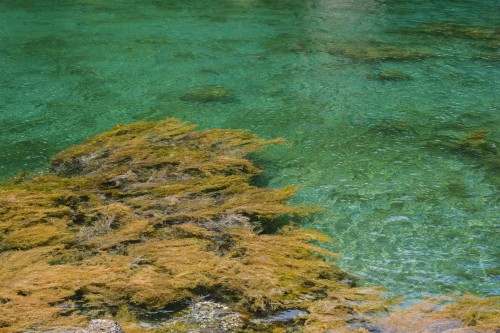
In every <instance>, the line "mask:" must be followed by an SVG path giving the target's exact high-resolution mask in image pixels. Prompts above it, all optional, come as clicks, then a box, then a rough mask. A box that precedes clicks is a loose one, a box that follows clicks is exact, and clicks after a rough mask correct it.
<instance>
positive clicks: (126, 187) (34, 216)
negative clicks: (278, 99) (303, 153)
mask: <svg viewBox="0 0 500 333" xmlns="http://www.w3.org/2000/svg"><path fill="white" fill-rule="evenodd" d="M193 129H194V126H192V125H188V124H185V123H181V122H179V121H177V120H166V121H161V122H157V123H146V122H139V123H136V124H133V125H127V126H125V125H121V126H117V127H115V128H114V129H112V130H111V131H109V132H107V133H104V134H101V135H98V136H96V137H93V138H91V139H89V140H88V141H87V142H86V143H84V144H82V145H78V146H75V147H72V148H70V149H68V150H66V151H63V152H61V153H59V154H58V155H56V156H55V157H54V158H53V160H52V167H51V169H52V171H51V173H49V174H46V175H42V176H38V177H36V178H34V179H32V180H23V181H16V182H15V184H14V183H12V184H10V185H3V186H1V187H0V299H1V300H2V301H1V302H0V323H1V325H0V332H20V331H23V330H26V329H30V330H35V331H37V330H43V329H47V328H52V327H71V326H82V325H84V324H85V322H86V321H88V320H89V319H90V318H105V317H114V318H115V319H117V320H119V321H120V324H122V325H123V326H124V328H125V330H126V331H127V332H138V331H148V330H149V331H154V330H157V329H156V328H143V327H138V326H134V323H133V322H134V321H135V320H137V319H136V318H137V316H138V315H139V314H135V313H134V311H133V309H137V308H141V309H144V310H145V311H153V310H161V309H165V308H169V307H171V306H172V305H173V304H179V302H181V303H182V302H184V301H185V300H190V299H196V298H198V297H201V296H207V295H209V296H210V297H211V298H212V299H216V300H218V301H220V302H222V303H223V304H227V305H229V306H231V308H232V309H234V310H238V311H246V312H247V313H250V314H265V313H269V312H273V311H275V310H282V309H302V310H306V309H308V308H309V309H310V311H311V312H312V313H314V311H315V310H314V309H315V308H314V307H313V305H314V304H315V303H316V302H317V300H321V299H324V298H325V297H327V293H328V292H336V293H340V294H352V293H354V291H353V290H352V289H351V288H350V286H349V285H347V284H344V283H342V282H340V281H341V280H342V279H343V277H344V273H342V272H341V271H340V270H339V269H338V268H336V267H335V266H333V265H332V263H330V262H328V261H326V260H325V259H324V257H323V256H334V255H333V254H332V253H330V252H328V251H325V250H323V249H321V248H319V247H317V246H315V245H313V244H311V241H314V240H316V241H324V240H327V238H325V236H324V235H321V234H319V233H317V232H314V231H307V230H295V229H292V228H285V229H282V230H281V231H279V232H278V233H277V234H259V233H258V231H259V230H261V228H262V226H263V225H262V224H272V223H273V221H276V220H277V219H282V217H283V216H293V215H302V214H308V213H309V212H311V211H314V209H311V208H308V207H297V206H295V207H294V206H288V205H287V204H286V202H287V200H288V199H289V198H290V196H291V195H292V194H293V193H294V192H295V189H294V188H291V187H286V188H283V189H269V188H257V187H255V186H252V185H250V180H251V179H252V178H253V177H255V176H256V175H258V174H259V173H260V172H261V170H260V169H259V168H257V167H256V166H254V165H253V164H252V163H251V162H250V161H248V160H246V159H245V158H244V157H245V156H246V155H247V154H249V153H251V152H255V151H258V150H261V149H264V147H265V146H266V145H268V144H270V143H279V142H282V140H279V139H278V140H262V139H259V138H257V137H255V136H253V135H251V134H248V133H246V132H242V131H225V130H210V131H203V132H196V131H193ZM352 309H353V308H352V307H344V308H343V310H342V311H340V312H341V313H340V312H339V313H336V314H335V316H337V315H339V316H341V317H339V318H343V319H339V322H341V321H342V320H344V324H346V323H347V322H346V320H347V319H348V317H349V316H348V313H349V312H350V311H352ZM314 322H316V321H313V320H312V321H311V323H312V324H311V325H313V323H314ZM337 324H338V323H336V325H337ZM271 326H272V325H271ZM165 329H166V328H165Z"/></svg>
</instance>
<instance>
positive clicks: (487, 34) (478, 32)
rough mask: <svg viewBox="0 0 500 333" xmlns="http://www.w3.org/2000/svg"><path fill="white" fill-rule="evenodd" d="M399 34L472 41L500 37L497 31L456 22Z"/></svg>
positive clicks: (437, 24)
mask: <svg viewBox="0 0 500 333" xmlns="http://www.w3.org/2000/svg"><path fill="white" fill-rule="evenodd" d="M399 32H406V33H423V34H430V35H437V36H444V37H454V38H463V39H471V40H490V39H495V38H496V39H498V37H499V32H498V31H497V30H495V29H491V28H483V27H477V26H465V25H463V24H458V23H455V22H439V23H426V24H422V25H420V26H417V27H414V28H407V29H403V30H401V31H399Z"/></svg>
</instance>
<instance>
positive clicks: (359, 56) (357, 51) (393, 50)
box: [327, 45, 432, 62]
mask: <svg viewBox="0 0 500 333" xmlns="http://www.w3.org/2000/svg"><path fill="white" fill-rule="evenodd" d="M327 52H328V53H330V54H332V55H342V56H345V57H348V58H351V59H353V60H355V61H361V62H380V61H406V60H408V61H409V60H422V59H425V58H428V57H430V56H432V54H431V53H429V52H426V51H419V50H415V49H408V48H403V47H399V46H394V45H375V46H368V47H356V46H345V47H343V46H332V47H331V48H330V49H329V50H327Z"/></svg>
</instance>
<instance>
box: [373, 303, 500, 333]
mask: <svg viewBox="0 0 500 333" xmlns="http://www.w3.org/2000/svg"><path fill="white" fill-rule="evenodd" d="M499 316H500V297H489V298H479V297H476V296H472V295H464V296H460V297H454V298H451V299H450V298H449V297H439V298H431V299H427V300H424V301H421V302H419V303H417V304H415V305H413V306H411V307H410V308H407V309H400V310H396V311H394V312H393V313H391V315H390V316H388V317H385V318H382V319H380V320H379V321H378V322H377V323H376V324H375V327H377V329H379V330H381V331H383V332H386V331H387V332H405V333H406V332H408V333H410V332H436V331H437V330H436V329H437V328H441V330H439V332H444V331H446V332H456V333H471V332H477V333H486V332H491V333H493V332H497V331H498V328H499V324H498V318H499Z"/></svg>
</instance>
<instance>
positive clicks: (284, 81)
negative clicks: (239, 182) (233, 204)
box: [0, 0, 500, 298]
mask: <svg viewBox="0 0 500 333" xmlns="http://www.w3.org/2000/svg"><path fill="white" fill-rule="evenodd" d="M499 32H500V2H499V1H495V0H475V1H474V0H469V1H465V0H462V1H456V0H455V1H451V0H440V1H417V0H415V1H399V0H385V1H384V0H351V1H349V0H330V1H328V0H300V1H299V0H297V1H293V0H288V1H285V0H272V1H271V0H234V1H229V0H214V1H201V0H199V1H195V0H190V1H173V0H164V1H162V0H150V1H137V0H135V1H134V0H128V1H118V0H114V1H98V0H81V1H69V0H68V1H62V0H54V1H50V2H49V1H41V0H40V1H35V0H31V1H29V0H0V73H1V75H0V124H1V127H0V143H1V150H2V153H1V154H0V177H1V180H3V181H5V180H7V179H8V178H10V177H12V176H14V175H15V174H16V173H18V172H20V171H21V170H27V171H37V170H43V169H44V168H46V166H47V164H48V161H49V158H50V156H51V155H53V154H54V153H56V152H57V151H60V150H61V149H64V148H66V147H68V146H70V145H73V144H75V143H78V142H81V141H82V140H84V139H85V138H87V137H89V136H91V135H93V134H96V133H99V132H102V131H104V130H106V129H108V128H110V127H111V126H112V125H114V124H116V123H129V122H133V121H137V120H141V119H146V120H155V119H163V118H165V117H178V118H181V119H185V120H189V121H192V122H195V123H197V124H200V127H201V128H216V127H217V128H244V129H247V130H250V131H252V132H254V133H256V134H258V135H260V136H263V137H266V138H271V137H277V136H282V137H285V138H287V139H288V140H289V142H290V143H291V147H286V146H280V147H273V148H271V149H270V150H268V151H266V152H264V153H262V154H259V155H257V156H255V159H256V161H257V162H258V163H259V164H261V165H263V166H265V167H266V169H267V171H266V173H265V175H264V176H263V177H262V179H260V180H259V182H260V183H261V184H263V185H267V186H272V187H278V186H283V185H285V184H295V185H298V186H300V191H299V193H298V194H297V196H296V197H295V198H294V202H297V203H302V204H304V203H305V204H312V205H318V206H320V207H322V208H324V209H325V210H326V211H327V212H325V213H323V214H318V215H316V216H313V217H311V218H310V219H308V220H307V221H306V222H305V224H306V225H307V226H310V227H313V228H316V229H319V230H321V231H324V232H325V233H327V234H329V235H330V236H332V238H333V239H334V240H335V241H334V242H333V243H331V244H325V245H324V246H325V247H327V248H330V249H333V250H334V251H336V252H339V253H341V255H342V257H341V259H340V260H339V264H340V265H341V266H342V267H343V268H344V269H346V270H348V271H350V272H352V273H353V274H354V275H355V276H357V277H359V279H360V282H361V283H362V284H366V285H370V284H376V285H383V286H385V287H386V288H387V289H388V290H389V292H390V293H392V294H396V295H404V296H407V297H409V298H414V297H420V296H421V295H423V294H438V293H447V292H453V291H469V292H474V293H478V294H480V295H494V294H498V293H499V283H500V268H499V262H500V252H499V248H500V246H499V245H500V241H499V226H500V206H499V201H500V200H499V198H500V196H499V189H500V157H499V156H500V153H499V145H500V136H499V129H500V126H499V125H500V95H499V94H498V92H499V91H500V62H499V60H500V55H499V47H500V36H499ZM206 86H219V87H224V88H227V89H229V90H230V91H231V98H226V99H223V100H220V101H217V100H216V101H210V102H202V101H198V102H196V101H189V100H186V98H182V99H181V97H182V96H185V94H186V93H187V92H189V91H191V90H192V89H198V88H203V87H206ZM477 131H491V132H492V133H490V134H489V135H486V134H487V132H483V134H476V136H475V139H474V135H471V133H473V132H477ZM468 136H469V140H468V141H467V140H466V138H467V137H468Z"/></svg>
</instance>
